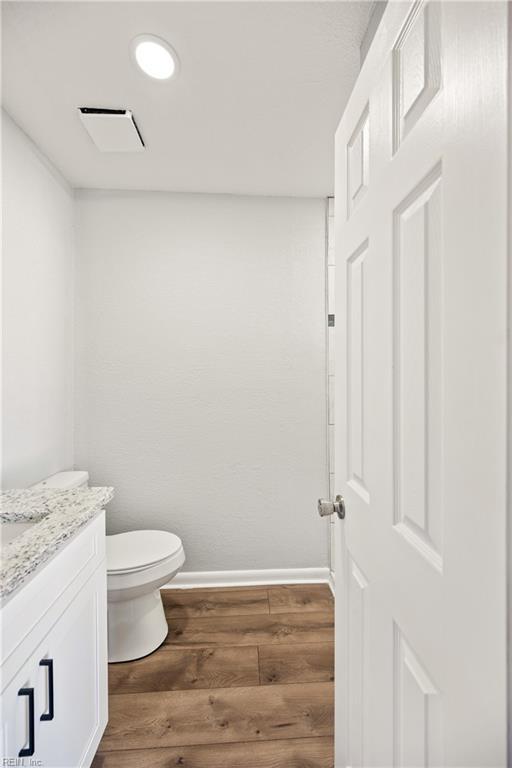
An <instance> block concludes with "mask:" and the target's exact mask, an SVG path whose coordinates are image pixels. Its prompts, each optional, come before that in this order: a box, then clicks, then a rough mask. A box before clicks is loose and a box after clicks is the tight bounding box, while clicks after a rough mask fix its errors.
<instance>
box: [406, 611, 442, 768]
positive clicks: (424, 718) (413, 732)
mask: <svg viewBox="0 0 512 768" xmlns="http://www.w3.org/2000/svg"><path fill="white" fill-rule="evenodd" d="M394 643H395V649H394V653H395V659H394V764H395V766H396V768H430V767H432V768H441V766H442V765H444V762H443V749H442V742H443V734H442V699H441V694H440V691H439V690H438V688H437V686H436V684H435V683H434V682H433V680H432V678H431V676H430V675H429V673H428V671H427V670H426V669H425V667H424V665H423V664H422V662H421V661H420V660H419V658H418V656H417V655H416V653H415V652H414V650H413V648H412V647H411V646H410V644H409V643H408V642H407V640H406V639H405V637H404V635H403V633H402V631H401V630H400V628H399V627H398V626H397V625H396V624H395V626H394Z"/></svg>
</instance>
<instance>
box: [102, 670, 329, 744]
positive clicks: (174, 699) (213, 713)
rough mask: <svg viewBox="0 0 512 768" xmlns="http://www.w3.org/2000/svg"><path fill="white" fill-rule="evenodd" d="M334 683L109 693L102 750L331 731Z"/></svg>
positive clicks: (269, 737) (301, 736) (222, 741)
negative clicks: (111, 694)
mask: <svg viewBox="0 0 512 768" xmlns="http://www.w3.org/2000/svg"><path fill="white" fill-rule="evenodd" d="M333 711H334V689H333V684H332V683H306V684H302V685H271V686H259V687H249V688H221V689H215V690H211V691H171V692H169V691H167V692H162V693H139V694H121V695H116V696H111V697H110V702H109V715H110V719H109V723H108V725H107V729H106V731H105V734H104V736H103V740H102V742H101V745H100V751H101V752H108V751H111V750H116V749H143V748H148V747H154V746H157V745H158V746H159V747H175V746H183V745H193V744H219V743H227V742H241V741H247V742H249V741H269V740H274V739H296V738H304V737H309V736H332V734H333Z"/></svg>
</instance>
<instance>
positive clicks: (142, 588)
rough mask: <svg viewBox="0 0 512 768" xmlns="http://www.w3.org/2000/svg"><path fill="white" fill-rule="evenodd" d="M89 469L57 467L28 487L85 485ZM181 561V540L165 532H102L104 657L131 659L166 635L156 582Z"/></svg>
mask: <svg viewBox="0 0 512 768" xmlns="http://www.w3.org/2000/svg"><path fill="white" fill-rule="evenodd" d="M88 482H89V473H88V472H82V471H72V472H58V473H57V474H56V475H52V477H49V478H48V479H47V480H43V481H42V482H41V483H37V485H35V486H32V487H33V488H58V489H60V490H68V489H71V488H78V487H80V486H84V485H87V484H88ZM184 562H185V553H184V551H183V545H182V543H181V539H179V538H178V536H175V535H174V534H173V533H168V532H167V531H128V532H127V533H117V534H114V535H113V536H107V594H108V598H107V599H108V660H109V662H113V661H131V660H132V659H139V658H141V657H142V656H147V655H148V654H149V653H151V652H152V651H154V650H156V648H158V646H159V645H161V644H162V643H163V641H164V640H165V638H166V637H167V632H168V626H167V620H166V618H165V613H164V608H163V604H162V597H161V595H160V589H159V588H160V587H161V586H163V585H164V584H167V582H169V581H170V580H171V579H172V578H173V577H174V576H175V575H176V574H177V573H178V571H179V570H180V568H181V566H182V565H183V563H184Z"/></svg>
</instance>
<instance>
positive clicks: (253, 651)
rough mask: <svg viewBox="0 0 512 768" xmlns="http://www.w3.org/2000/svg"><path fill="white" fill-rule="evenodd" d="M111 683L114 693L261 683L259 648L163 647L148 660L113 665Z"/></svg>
mask: <svg viewBox="0 0 512 768" xmlns="http://www.w3.org/2000/svg"><path fill="white" fill-rule="evenodd" d="M108 683H109V692H110V693H111V694H112V693H145V692H151V691H177V690H187V689H194V690H197V689H200V688H230V687H231V686H235V685H238V686H247V685H258V684H259V672H258V649H257V648H254V647H250V646H240V647H236V646H232V647H230V648H192V649H176V650H171V649H169V648H168V649H166V650H162V649H161V648H160V649H159V650H158V651H156V652H155V653H152V654H151V655H150V656H146V658H144V659H139V660H137V661H129V662H126V663H123V664H110V665H109V670H108Z"/></svg>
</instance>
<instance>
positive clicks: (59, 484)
mask: <svg viewBox="0 0 512 768" xmlns="http://www.w3.org/2000/svg"><path fill="white" fill-rule="evenodd" d="M88 483H89V473H88V472H85V471H84V470H81V469H76V470H71V471H69V472H57V474H55V475H52V476H51V477H47V478H46V480H41V482H40V483H36V484H35V485H31V486H30V487H31V488H32V489H33V490H34V491H42V490H45V489H46V488H52V489H54V490H56V491H69V490H71V488H80V487H82V486H84V487H85V486H86V485H87V484H88Z"/></svg>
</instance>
